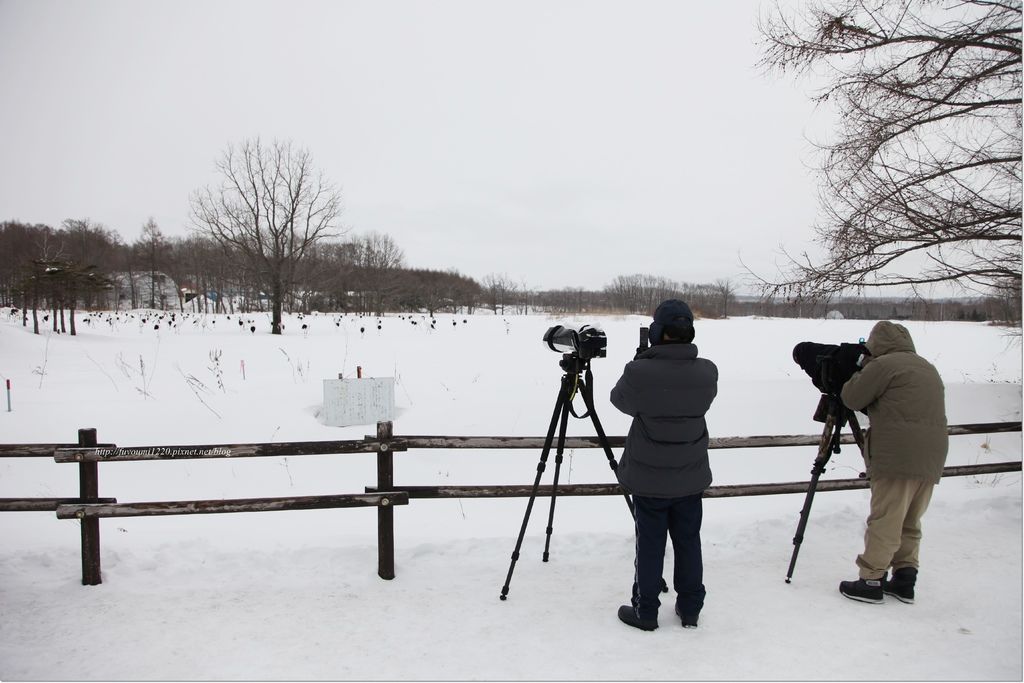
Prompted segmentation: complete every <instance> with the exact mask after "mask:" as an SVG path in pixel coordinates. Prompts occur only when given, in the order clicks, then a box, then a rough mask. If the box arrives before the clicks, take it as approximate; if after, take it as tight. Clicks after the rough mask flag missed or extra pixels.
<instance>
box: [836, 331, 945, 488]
mask: <svg viewBox="0 0 1024 683" xmlns="http://www.w3.org/2000/svg"><path fill="white" fill-rule="evenodd" d="M866 345H867V347H868V350H869V351H870V352H871V357H870V359H869V360H868V362H866V363H865V364H864V368H863V369H862V370H861V371H860V372H858V373H856V374H854V375H853V377H852V378H850V380H849V381H848V382H847V383H846V384H845V385H843V390H842V399H843V403H844V404H845V405H846V406H847V407H848V408H850V409H852V410H860V411H862V412H866V413H867V415H868V418H869V419H870V422H871V424H870V427H869V428H868V433H867V443H866V449H865V450H866V454H865V459H866V461H867V468H868V476H869V477H877V478H890V479H924V480H926V481H931V482H932V483H935V484H937V483H939V480H940V478H941V477H942V468H943V467H944V466H945V464H946V453H947V451H948V450H949V435H948V429H947V426H946V398H945V388H944V387H943V384H942V378H941V377H939V372H938V370H936V369H935V366H933V365H932V364H931V363H929V362H928V361H926V360H925V359H924V358H922V357H921V356H919V355H917V353H916V351H915V349H914V341H913V339H911V338H910V332H909V331H908V330H907V328H906V327H904V326H903V325H899V324H896V323H891V322H888V321H886V320H883V321H881V322H878V323H876V324H875V326H874V327H873V328H872V330H871V335H870V336H869V337H868V340H867V342H866Z"/></svg>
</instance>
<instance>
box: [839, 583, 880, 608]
mask: <svg viewBox="0 0 1024 683" xmlns="http://www.w3.org/2000/svg"><path fill="white" fill-rule="evenodd" d="M839 592H840V593H842V594H843V595H845V596H846V597H848V598H850V599H851V600H859V601H860V602H872V603H879V602H882V601H883V600H884V599H885V597H884V595H883V593H882V579H857V580H856V581H843V582H841V583H840V584H839Z"/></svg>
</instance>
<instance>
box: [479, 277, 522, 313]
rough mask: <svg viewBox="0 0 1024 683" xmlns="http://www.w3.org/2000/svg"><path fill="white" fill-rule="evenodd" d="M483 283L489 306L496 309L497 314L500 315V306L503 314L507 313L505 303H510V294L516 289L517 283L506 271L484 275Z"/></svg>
mask: <svg viewBox="0 0 1024 683" xmlns="http://www.w3.org/2000/svg"><path fill="white" fill-rule="evenodd" d="M481 284H482V285H483V290H484V296H486V297H487V304H488V307H489V308H490V309H491V310H492V311H494V314H495V315H498V309H499V308H500V309H501V314H502V315H505V305H506V304H507V303H508V300H509V297H510V295H512V294H514V293H515V291H516V283H515V282H513V281H512V278H510V277H509V276H508V275H506V274H504V273H501V274H498V273H491V274H489V275H487V276H485V277H484V280H483V282H482V283H481Z"/></svg>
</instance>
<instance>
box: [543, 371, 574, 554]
mask: <svg viewBox="0 0 1024 683" xmlns="http://www.w3.org/2000/svg"><path fill="white" fill-rule="evenodd" d="M566 392H568V387H566ZM568 423H569V406H568V404H566V405H564V406H563V407H562V420H561V424H559V427H558V445H557V447H556V449H555V481H554V486H552V488H551V509H550V511H549V512H548V526H547V529H546V531H545V533H546V536H547V537H546V539H545V540H544V556H543V558H542V560H543V561H544V562H547V561H548V556H549V554H550V553H549V552H548V551H549V550H550V549H551V532H552V531H553V530H554V524H555V501H556V499H557V497H558V475H559V473H560V472H561V471H562V454H563V453H564V452H565V430H566V427H567V425H568Z"/></svg>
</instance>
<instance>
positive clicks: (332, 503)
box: [57, 491, 409, 519]
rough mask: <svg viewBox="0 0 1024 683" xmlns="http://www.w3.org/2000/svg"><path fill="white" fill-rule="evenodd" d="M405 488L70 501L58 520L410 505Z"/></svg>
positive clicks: (64, 506)
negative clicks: (112, 501)
mask: <svg viewBox="0 0 1024 683" xmlns="http://www.w3.org/2000/svg"><path fill="white" fill-rule="evenodd" d="M408 504H409V494H408V493H406V492H405V491H388V492H382V493H378V492H374V493H372V494H352V495H339V496H297V497H286V498H236V499H232V500H190V501H173V502H156V503H120V504H117V505H104V504H81V503H74V504H66V505H61V506H59V507H58V508H57V519H82V518H84V517H155V516H160V515H201V514H217V513H230V512H278V511H281V510H324V509H328V508H354V507H374V506H378V505H380V506H388V505H408Z"/></svg>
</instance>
